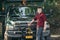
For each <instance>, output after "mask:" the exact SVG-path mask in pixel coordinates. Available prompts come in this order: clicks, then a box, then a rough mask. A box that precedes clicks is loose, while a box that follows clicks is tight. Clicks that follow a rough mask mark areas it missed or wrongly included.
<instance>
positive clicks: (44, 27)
mask: <svg viewBox="0 0 60 40" xmlns="http://www.w3.org/2000/svg"><path fill="white" fill-rule="evenodd" d="M46 23H47V21H44V32H45V31H46Z"/></svg>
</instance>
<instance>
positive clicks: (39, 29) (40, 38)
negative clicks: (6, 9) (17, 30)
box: [36, 27, 45, 40]
mask: <svg viewBox="0 0 60 40" xmlns="http://www.w3.org/2000/svg"><path fill="white" fill-rule="evenodd" d="M36 40H45V39H44V36H43V27H37V30H36Z"/></svg>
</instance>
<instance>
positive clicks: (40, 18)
mask: <svg viewBox="0 0 60 40" xmlns="http://www.w3.org/2000/svg"><path fill="white" fill-rule="evenodd" d="M34 21H37V27H36V28H37V32H36V40H41V39H42V40H44V37H43V31H44V32H45V30H46V27H45V26H44V25H45V24H46V16H45V14H44V13H43V11H42V8H41V7H38V8H37V14H36V16H35V17H34V19H32V21H31V22H30V23H28V26H31V24H32V23H33V22H34Z"/></svg>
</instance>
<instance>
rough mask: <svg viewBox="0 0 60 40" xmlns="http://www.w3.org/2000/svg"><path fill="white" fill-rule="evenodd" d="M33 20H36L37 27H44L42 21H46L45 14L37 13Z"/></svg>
mask: <svg viewBox="0 0 60 40" xmlns="http://www.w3.org/2000/svg"><path fill="white" fill-rule="evenodd" d="M34 20H37V26H38V27H44V21H46V16H45V14H44V13H43V12H42V13H40V14H39V13H37V14H36V16H35V17H34Z"/></svg>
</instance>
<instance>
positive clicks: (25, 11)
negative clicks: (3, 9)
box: [9, 7, 36, 20]
mask: <svg viewBox="0 0 60 40" xmlns="http://www.w3.org/2000/svg"><path fill="white" fill-rule="evenodd" d="M35 13H36V8H33V7H15V8H12V11H10V14H9V16H10V19H19V20H21V19H22V20H25V19H27V20H28V19H29V18H30V19H31V18H33V17H34V16H35Z"/></svg>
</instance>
